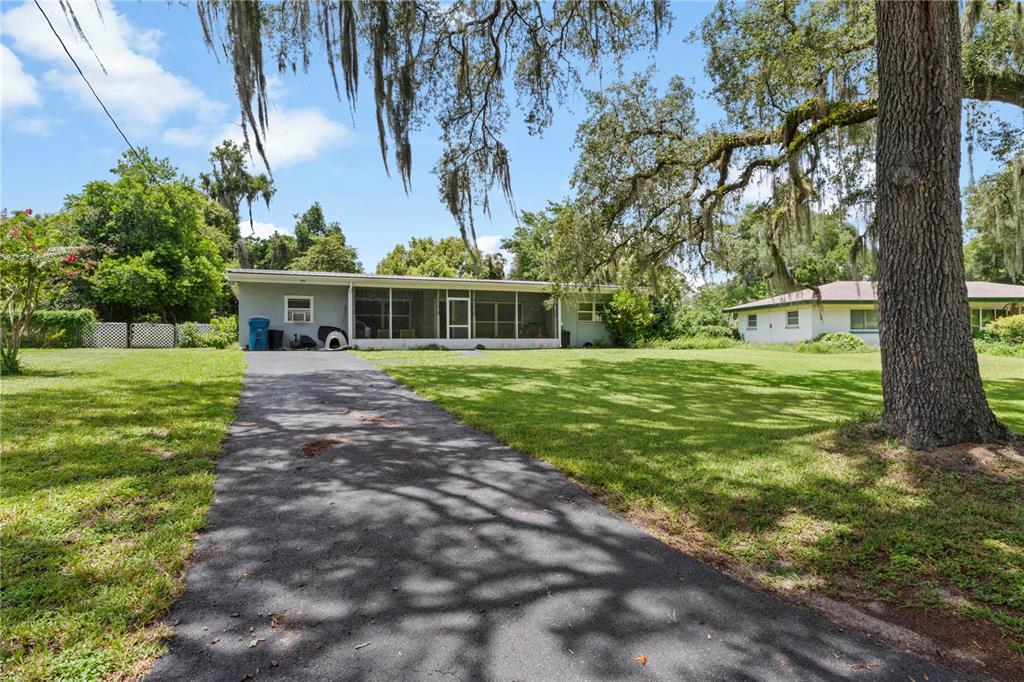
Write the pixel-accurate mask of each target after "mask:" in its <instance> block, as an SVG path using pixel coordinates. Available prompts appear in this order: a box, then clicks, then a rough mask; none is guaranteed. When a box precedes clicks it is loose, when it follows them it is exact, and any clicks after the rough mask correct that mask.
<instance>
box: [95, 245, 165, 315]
mask: <svg viewBox="0 0 1024 682" xmlns="http://www.w3.org/2000/svg"><path fill="white" fill-rule="evenodd" d="M155 256H156V254H155V253H154V252H153V251H146V252H144V253H143V254H141V255H138V256H125V257H123V258H104V259H103V260H101V261H100V262H99V264H98V265H97V266H96V271H95V272H93V273H92V276H91V277H90V278H89V279H90V282H91V283H92V293H93V296H95V297H96V300H97V301H99V302H100V303H101V304H104V305H106V306H108V307H109V308H116V309H119V310H121V311H124V313H125V315H126V319H127V320H129V321H131V320H133V319H138V317H139V316H140V315H146V314H148V313H150V312H152V311H153V310H155V309H157V308H159V307H160V301H161V298H162V297H163V296H164V294H165V293H166V292H167V289H168V283H169V282H168V278H167V273H166V272H164V271H163V270H162V269H161V268H158V267H156V266H154V265H153V259H154V258H155Z"/></svg>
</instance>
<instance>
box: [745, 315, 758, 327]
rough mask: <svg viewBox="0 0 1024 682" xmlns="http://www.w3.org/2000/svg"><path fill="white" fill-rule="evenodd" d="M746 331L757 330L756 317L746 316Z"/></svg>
mask: <svg viewBox="0 0 1024 682" xmlns="http://www.w3.org/2000/svg"><path fill="white" fill-rule="evenodd" d="M747 329H757V315H747Z"/></svg>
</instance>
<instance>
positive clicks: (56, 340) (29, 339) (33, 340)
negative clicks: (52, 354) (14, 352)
mask: <svg viewBox="0 0 1024 682" xmlns="http://www.w3.org/2000/svg"><path fill="white" fill-rule="evenodd" d="M94 324H96V313H94V312H93V311H92V310H91V309H90V308H81V309H79V310H37V311H36V312H35V313H34V314H33V315H32V320H31V322H29V325H28V329H27V330H26V332H25V338H24V339H23V340H22V345H23V346H26V347H29V348H81V347H82V346H84V345H85V342H86V340H87V339H88V336H89V332H90V331H92V327H93V325H94Z"/></svg>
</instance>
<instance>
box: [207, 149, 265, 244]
mask: <svg viewBox="0 0 1024 682" xmlns="http://www.w3.org/2000/svg"><path fill="white" fill-rule="evenodd" d="M248 157H249V144H248V143H247V142H246V143H243V144H238V143H236V142H234V141H232V140H224V141H223V142H221V143H220V144H219V145H217V146H216V147H214V149H213V151H211V152H210V166H211V170H210V172H209V173H200V174H199V183H200V186H201V187H202V188H203V191H204V192H206V195H207V196H208V197H210V198H211V199H213V200H214V201H216V202H217V203H219V204H220V205H221V206H223V207H224V208H226V209H227V210H228V211H229V212H230V213H231V215H232V216H234V220H235V224H236V225H237V224H238V223H239V222H241V220H242V217H241V211H242V202H243V201H244V202H245V204H246V207H247V208H248V212H249V227H250V229H252V228H253V220H252V205H253V203H254V202H256V201H257V200H259V199H262V200H263V203H264V204H266V205H267V208H270V200H271V199H272V198H273V196H274V194H275V193H276V192H277V188H276V187H274V181H273V180H271V179H270V177H269V176H267V175H266V174H264V173H259V174H256V175H254V174H252V173H250V172H249V169H248V163H247V161H248Z"/></svg>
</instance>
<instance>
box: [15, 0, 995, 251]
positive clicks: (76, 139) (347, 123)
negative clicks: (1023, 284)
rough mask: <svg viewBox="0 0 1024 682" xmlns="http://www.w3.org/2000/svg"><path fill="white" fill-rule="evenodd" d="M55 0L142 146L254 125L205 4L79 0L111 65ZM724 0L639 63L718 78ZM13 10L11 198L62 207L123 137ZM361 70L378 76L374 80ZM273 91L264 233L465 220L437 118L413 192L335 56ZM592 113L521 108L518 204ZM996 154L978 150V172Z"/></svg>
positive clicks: (487, 222)
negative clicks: (444, 174) (543, 121)
mask: <svg viewBox="0 0 1024 682" xmlns="http://www.w3.org/2000/svg"><path fill="white" fill-rule="evenodd" d="M43 6H44V8H45V9H46V11H47V13H48V14H49V15H50V18H51V20H52V21H53V22H54V25H55V26H56V28H57V30H58V31H59V32H60V33H61V35H62V37H63V38H64V40H65V42H66V43H67V44H68V45H69V48H70V49H71V51H72V53H73V54H74V55H75V57H76V59H77V60H78V62H79V64H80V65H81V66H82V67H83V69H84V70H85V71H86V74H87V75H88V76H89V77H90V80H91V81H92V83H93V85H94V86H95V88H96V90H97V91H98V92H99V93H100V95H101V97H102V98H103V99H104V101H105V102H106V104H107V106H108V107H109V108H110V109H111V111H112V112H113V114H114V116H115V118H117V120H118V122H119V123H120V124H121V125H122V127H123V128H125V130H126V132H127V134H128V136H129V139H131V140H132V142H133V143H134V144H136V145H142V146H147V147H149V148H150V149H151V151H153V152H154V153H155V154H157V155H159V156H167V157H170V158H171V160H172V162H173V163H174V164H175V165H176V166H177V167H178V168H180V169H181V170H182V171H183V172H184V173H186V174H188V175H192V176H196V175H197V174H198V173H199V172H200V171H202V170H206V169H207V167H208V164H207V160H206V159H207V155H208V153H209V150H210V149H211V148H212V147H213V146H214V145H215V144H216V143H217V142H218V141H220V140H221V139H223V138H224V137H229V136H236V137H237V136H239V135H240V128H239V127H238V125H237V122H238V112H237V103H236V99H235V96H234V88H233V82H232V77H231V70H230V67H229V65H228V64H227V63H226V62H225V61H224V60H223V59H221V61H220V62H218V60H217V59H216V58H215V57H214V55H213V54H211V53H210V51H209V50H207V48H206V46H205V44H204V43H203V40H202V34H201V31H200V27H199V22H198V19H197V18H196V14H195V9H194V8H193V7H186V6H182V5H180V4H178V3H167V2H163V1H158V2H117V3H113V4H111V3H110V2H109V0H101V2H100V8H101V9H102V19H100V18H99V17H98V16H97V13H96V10H95V6H94V4H93V3H92V2H89V3H86V4H84V5H83V6H80V8H79V10H78V14H79V17H80V20H81V21H82V23H83V26H84V28H85V31H86V34H87V35H88V36H89V38H90V40H91V42H92V44H93V46H94V48H95V49H96V52H97V54H98V56H99V58H100V60H102V61H103V63H104V66H106V68H107V71H108V74H106V75H105V74H104V73H103V72H102V71H101V70H100V68H99V66H98V64H97V62H96V57H94V56H93V55H92V54H91V53H90V52H89V50H88V49H87V48H86V47H85V46H84V44H82V43H81V42H80V40H79V39H78V38H77V36H76V34H75V32H74V31H73V30H72V29H70V28H69V26H68V24H67V21H66V20H65V18H64V15H63V13H62V12H61V10H60V8H59V6H58V5H57V4H56V3H49V2H46V3H43ZM710 7H711V5H710V4H709V3H696V2H694V3H679V4H676V5H675V6H674V13H675V17H676V20H675V24H674V25H673V28H672V31H671V32H670V33H669V34H668V35H667V36H665V37H664V38H663V40H662V43H661V45H660V47H659V49H658V50H657V52H656V53H654V54H653V55H651V54H649V53H645V54H642V55H638V56H636V57H634V58H631V59H630V60H629V61H628V62H627V64H626V72H627V73H626V75H628V74H629V72H632V71H635V70H640V69H644V68H646V67H647V66H649V65H650V64H652V63H653V64H654V65H655V66H656V68H657V82H659V83H663V82H665V81H667V80H668V78H669V77H671V76H672V75H675V74H681V75H683V76H685V77H687V78H689V79H691V83H692V86H693V87H694V88H695V89H696V90H697V91H698V92H700V91H701V90H703V89H704V88H706V87H707V85H708V83H707V80H706V78H705V76H704V73H703V62H704V60H703V54H704V52H703V48H702V46H700V45H693V44H689V43H687V42H686V41H685V38H686V36H687V35H688V34H689V32H690V31H691V30H692V29H693V28H694V27H695V26H696V24H697V23H698V22H699V21H700V19H701V18H702V17H703V16H704V14H705V13H706V12H707V11H708V10H709V9H710ZM2 9H3V15H2V19H0V38H2V43H3V47H2V54H0V59H2V62H3V63H2V67H3V80H2V95H3V97H2V103H3V107H2V119H0V126H2V128H0V172H2V176H0V205H2V206H4V207H7V208H28V207H31V208H33V209H34V210H36V211H53V210H57V209H58V208H60V206H61V203H62V200H63V198H64V196H65V195H66V194H68V193H72V192H77V191H78V190H79V189H80V188H81V186H82V185H83V184H84V183H85V182H87V181H89V180H94V179H98V178H105V177H108V171H109V169H110V168H111V167H113V165H114V163H115V161H116V159H117V157H118V156H119V155H120V153H121V151H122V150H123V149H124V145H123V142H122V140H121V139H120V137H119V136H118V134H117V132H116V131H115V130H114V128H113V126H112V125H111V124H110V122H109V121H108V120H107V119H106V118H105V117H104V115H103V113H102V111H101V110H100V108H99V105H97V104H96V102H95V101H94V100H93V99H92V97H91V95H89V94H88V92H87V91H86V90H85V86H84V84H83V83H82V82H81V80H80V78H79V76H78V75H77V73H75V72H74V71H73V67H72V66H71V64H70V62H69V61H68V60H67V57H66V56H65V55H64V54H63V52H62V51H61V48H60V46H59V44H58V43H57V42H56V40H55V39H54V38H53V36H52V34H51V33H50V32H49V29H48V28H47V27H46V25H45V23H43V19H42V17H41V15H40V14H39V12H38V10H37V9H36V7H35V5H34V4H32V3H31V2H27V3H24V4H21V3H15V2H6V1H4V2H3V3H2ZM615 78H616V73H615V71H614V68H613V67H612V66H611V65H609V67H608V69H606V70H605V72H604V73H603V74H602V75H601V77H600V78H598V77H593V78H591V79H589V81H588V82H587V84H586V85H587V86H588V87H599V86H600V85H601V83H605V84H608V83H611V82H613V81H614V80H615ZM362 84H363V86H364V88H365V87H366V86H367V83H366V81H365V79H363V81H362ZM271 99H272V113H271V129H270V132H269V148H270V156H271V163H272V166H273V169H274V180H275V182H276V184H277V187H278V193H277V196H276V197H275V198H274V201H273V202H272V204H271V207H270V209H269V210H267V209H266V208H265V207H263V206H262V205H260V206H259V207H258V208H257V209H255V211H254V218H255V220H256V221H257V222H258V226H257V232H258V233H261V234H267V233H269V232H270V231H272V230H273V229H274V228H275V227H276V228H277V229H281V230H282V231H290V230H291V227H292V225H293V223H294V219H293V215H294V214H295V213H298V212H301V211H303V210H305V209H306V208H307V207H308V206H309V205H310V204H311V203H312V202H313V201H319V202H320V203H321V204H322V205H323V207H324V210H325V212H326V214H327V216H328V217H329V219H332V220H338V221H339V222H340V223H341V225H342V228H343V229H344V231H345V233H346V235H347V236H348V238H349V241H350V243H352V244H353V245H354V246H356V248H357V249H358V250H359V254H360V258H361V259H362V261H363V263H364V264H365V265H366V266H367V267H368V268H372V267H373V266H374V265H375V264H376V263H377V262H378V261H379V260H380V259H381V258H382V257H383V256H384V254H385V253H386V252H387V251H388V250H390V249H391V248H392V247H393V246H394V245H395V244H396V243H399V242H404V241H407V240H408V239H409V238H410V237H412V236H426V235H432V236H436V237H442V236H448V235H453V234H457V229H456V227H455V225H454V223H453V221H452V219H451V217H450V216H449V215H448V214H447V212H446V211H445V210H444V208H443V207H442V206H441V204H440V202H439V200H438V194H437V184H436V180H435V178H434V177H433V176H432V175H431V174H430V169H431V167H432V166H433V164H434V161H435V160H436V158H437V155H438V153H439V151H440V144H439V143H438V141H437V131H436V130H435V129H432V128H426V129H424V130H423V131H421V132H420V133H419V134H417V135H416V136H415V138H414V140H413V159H414V160H413V169H414V172H413V186H412V191H411V192H410V193H409V194H408V195H407V194H406V193H405V191H404V190H403V187H402V183H401V181H400V180H399V179H398V177H397V176H393V177H390V178H389V177H387V176H386V175H385V173H384V168H383V165H382V163H381V158H380V152H379V149H378V147H377V141H376V127H375V124H374V120H373V107H372V97H368V96H363V97H361V98H360V102H359V106H358V109H357V111H356V112H355V115H354V116H353V115H352V114H351V113H350V111H349V108H348V105H347V104H346V103H345V102H339V101H338V100H337V99H336V97H335V95H334V90H333V86H332V85H331V81H330V77H329V75H328V73H327V69H326V66H322V65H321V63H320V62H319V61H316V60H314V63H313V65H312V67H311V69H310V73H309V74H308V75H307V74H302V73H299V74H295V75H293V74H291V73H288V74H285V75H283V76H280V77H276V76H275V77H274V79H273V83H272V91H271ZM697 113H698V116H699V117H700V118H701V120H702V121H703V122H710V121H713V120H715V119H716V118H717V116H718V113H719V112H718V110H717V108H716V107H715V106H714V105H713V103H710V102H708V101H699V102H698V104H697ZM585 114H586V111H585V106H584V102H583V98H582V95H581V94H579V93H577V94H575V95H572V96H570V98H569V99H568V100H567V101H566V103H565V105H564V106H563V107H562V108H561V109H560V110H559V111H558V112H557V113H556V116H555V121H554V125H553V126H551V127H550V128H549V129H548V130H546V131H545V133H544V135H543V137H534V136H530V135H529V134H528V133H527V131H526V128H525V126H524V125H522V123H521V122H520V117H517V115H516V112H515V111H514V110H513V117H512V120H511V123H510V126H509V129H508V131H507V134H506V135H505V142H506V144H507V145H508V147H509V149H510V153H511V159H512V184H513V190H514V195H515V202H516V207H517V208H519V209H525V210H537V209H541V208H543V207H544V206H545V205H546V204H547V202H548V200H558V199H561V198H563V197H565V196H566V195H567V194H568V192H569V177H570V175H571V173H572V168H573V164H574V163H575V159H576V153H575V151H574V149H573V138H574V135H575V131H576V126H577V124H578V123H579V122H580V121H581V120H582V119H583V118H584V116H585ZM990 166H991V164H990V162H989V161H988V160H987V159H985V158H980V159H979V158H978V157H977V156H976V164H975V170H976V173H978V174H979V175H980V174H983V173H984V172H985V171H986V170H988V169H989V168H990ZM494 199H495V201H493V202H492V204H493V207H494V209H493V216H492V218H491V219H487V218H486V217H483V216H481V217H479V218H478V224H477V230H478V234H479V235H481V246H483V247H485V249H489V248H492V247H494V246H495V245H496V243H497V241H498V239H499V238H500V237H502V236H508V235H509V234H511V232H512V230H513V228H514V227H515V224H516V219H515V216H514V215H513V213H512V212H511V211H510V210H509V209H508V207H507V205H506V204H505V203H504V202H503V201H501V200H500V197H495V198H494Z"/></svg>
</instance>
